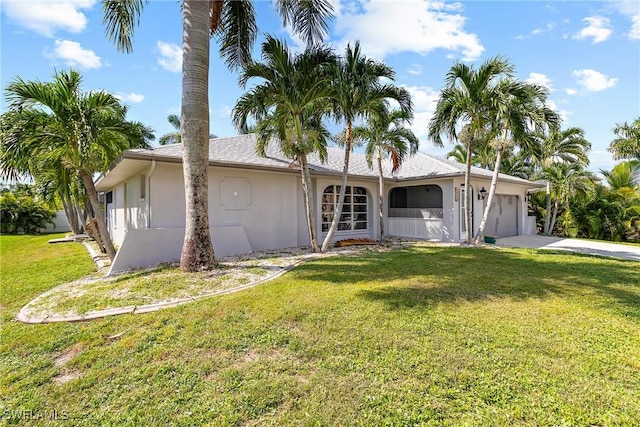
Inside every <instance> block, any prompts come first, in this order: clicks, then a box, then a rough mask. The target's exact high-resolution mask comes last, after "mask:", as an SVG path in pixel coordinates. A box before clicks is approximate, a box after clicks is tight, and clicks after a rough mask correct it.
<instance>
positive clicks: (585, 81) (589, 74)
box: [573, 69, 618, 92]
mask: <svg viewBox="0 0 640 427" xmlns="http://www.w3.org/2000/svg"><path fill="white" fill-rule="evenodd" d="M573 76H574V77H575V78H576V79H577V80H576V81H577V83H578V84H579V85H580V86H582V87H584V88H585V89H586V90H587V91H589V92H600V91H602V90H605V89H609V88H611V87H613V86H615V85H616V83H617V81H618V79H617V78H614V77H609V76H607V75H605V74H602V73H600V72H598V71H595V70H590V69H584V70H574V71H573Z"/></svg>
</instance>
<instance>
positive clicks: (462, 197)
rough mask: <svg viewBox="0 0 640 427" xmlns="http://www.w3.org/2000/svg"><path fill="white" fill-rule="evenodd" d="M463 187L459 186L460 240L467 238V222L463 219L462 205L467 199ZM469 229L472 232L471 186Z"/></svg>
mask: <svg viewBox="0 0 640 427" xmlns="http://www.w3.org/2000/svg"><path fill="white" fill-rule="evenodd" d="M465 194H466V193H465V191H464V187H463V186H462V185H461V186H460V215H459V216H460V240H466V239H467V224H466V223H465V220H464V206H465V203H466V201H467V199H466V198H465ZM471 230H472V232H473V187H471Z"/></svg>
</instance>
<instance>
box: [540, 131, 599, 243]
mask: <svg viewBox="0 0 640 427" xmlns="http://www.w3.org/2000/svg"><path fill="white" fill-rule="evenodd" d="M536 137H537V139H538V146H539V147H540V150H539V152H538V154H537V155H536V154H535V153H532V158H533V161H534V164H535V165H536V167H537V169H538V170H541V169H543V168H545V167H548V166H551V165H552V164H553V163H569V164H579V165H582V166H586V165H588V164H589V156H588V155H587V154H588V153H589V150H590V149H591V143H590V142H589V141H587V139H586V138H585V136H584V130H582V129H581V128H578V127H570V128H567V129H563V130H560V129H557V128H551V129H548V130H546V131H543V132H538V133H537V135H536ZM552 190H553V189H552V183H551V181H547V183H546V212H545V220H544V226H543V230H542V234H545V235H548V234H551V232H552V231H553V228H552V227H551V212H552V210H551V193H552Z"/></svg>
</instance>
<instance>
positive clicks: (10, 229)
mask: <svg viewBox="0 0 640 427" xmlns="http://www.w3.org/2000/svg"><path fill="white" fill-rule="evenodd" d="M55 216H56V213H55V211H53V210H51V209H49V208H47V207H46V206H45V205H44V204H43V203H42V202H39V201H38V200H36V199H35V198H33V197H32V196H30V195H26V194H23V195H20V194H18V195H16V194H14V193H12V192H7V191H5V192H3V193H2V195H0V231H1V232H2V233H3V234H19V233H25V234H29V233H38V232H39V230H40V229H41V228H45V227H46V226H47V225H48V224H53V218H55Z"/></svg>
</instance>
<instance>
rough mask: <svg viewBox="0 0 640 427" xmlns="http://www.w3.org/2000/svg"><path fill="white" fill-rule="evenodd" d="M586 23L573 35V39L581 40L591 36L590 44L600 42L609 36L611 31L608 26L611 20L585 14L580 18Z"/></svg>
mask: <svg viewBox="0 0 640 427" xmlns="http://www.w3.org/2000/svg"><path fill="white" fill-rule="evenodd" d="M582 21H583V22H586V23H587V24H588V25H587V26H586V27H584V28H583V29H582V30H580V32H578V33H577V34H575V35H574V36H573V38H574V39H578V40H582V39H586V38H592V39H593V40H592V41H591V43H592V44H596V43H600V42H603V41H605V40H607V39H608V38H609V36H611V33H612V32H613V31H612V30H611V28H610V26H611V21H609V18H604V17H602V16H587V17H586V18H584V19H583V20H582Z"/></svg>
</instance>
